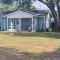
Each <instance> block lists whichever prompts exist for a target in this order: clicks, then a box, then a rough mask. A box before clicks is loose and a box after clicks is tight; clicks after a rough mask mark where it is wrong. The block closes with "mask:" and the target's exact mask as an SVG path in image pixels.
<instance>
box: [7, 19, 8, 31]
mask: <svg viewBox="0 0 60 60" xmlns="http://www.w3.org/2000/svg"><path fill="white" fill-rule="evenodd" d="M7 31H8V18H7Z"/></svg>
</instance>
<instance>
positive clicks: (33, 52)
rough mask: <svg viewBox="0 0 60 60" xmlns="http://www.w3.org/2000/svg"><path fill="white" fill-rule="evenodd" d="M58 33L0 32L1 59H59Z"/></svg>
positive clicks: (59, 38)
mask: <svg viewBox="0 0 60 60" xmlns="http://www.w3.org/2000/svg"><path fill="white" fill-rule="evenodd" d="M59 36H60V33H56V32H37V33H30V32H28V33H27V32H24V33H13V35H12V34H11V33H6V32H0V59H2V60H57V59H58V60H60V53H59V52H60V37H59Z"/></svg>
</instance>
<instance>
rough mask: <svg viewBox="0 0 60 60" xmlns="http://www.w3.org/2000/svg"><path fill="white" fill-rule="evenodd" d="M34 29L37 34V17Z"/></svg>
mask: <svg viewBox="0 0 60 60" xmlns="http://www.w3.org/2000/svg"><path fill="white" fill-rule="evenodd" d="M34 29H35V32H36V30H37V18H36V17H35V23H34Z"/></svg>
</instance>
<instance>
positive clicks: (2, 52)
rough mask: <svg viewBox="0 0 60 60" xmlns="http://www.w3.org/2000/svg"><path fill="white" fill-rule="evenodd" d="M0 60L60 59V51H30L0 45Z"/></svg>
mask: <svg viewBox="0 0 60 60" xmlns="http://www.w3.org/2000/svg"><path fill="white" fill-rule="evenodd" d="M0 60H60V52H58V51H55V52H46V53H28V52H19V51H18V50H16V49H14V48H4V47H0Z"/></svg>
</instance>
